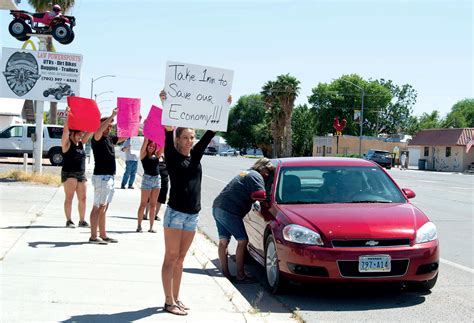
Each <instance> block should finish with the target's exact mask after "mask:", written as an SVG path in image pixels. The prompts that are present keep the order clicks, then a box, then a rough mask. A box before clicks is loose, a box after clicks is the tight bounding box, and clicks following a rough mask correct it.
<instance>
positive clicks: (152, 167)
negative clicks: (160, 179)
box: [142, 155, 160, 176]
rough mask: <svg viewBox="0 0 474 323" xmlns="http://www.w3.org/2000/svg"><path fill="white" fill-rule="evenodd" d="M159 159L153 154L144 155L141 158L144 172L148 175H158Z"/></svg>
mask: <svg viewBox="0 0 474 323" xmlns="http://www.w3.org/2000/svg"><path fill="white" fill-rule="evenodd" d="M159 161H160V160H159V159H158V158H157V157H156V156H155V155H153V156H151V157H149V156H148V155H146V156H145V158H143V159H142V165H143V171H144V172H145V174H147V175H150V176H156V175H158V174H159V172H160V170H159V167H158V164H159Z"/></svg>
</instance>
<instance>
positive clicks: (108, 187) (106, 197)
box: [92, 175, 114, 206]
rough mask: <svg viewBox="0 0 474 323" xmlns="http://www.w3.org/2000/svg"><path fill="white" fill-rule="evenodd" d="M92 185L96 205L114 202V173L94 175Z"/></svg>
mask: <svg viewBox="0 0 474 323" xmlns="http://www.w3.org/2000/svg"><path fill="white" fill-rule="evenodd" d="M92 186H94V206H100V205H106V204H109V203H110V202H112V198H113V197H114V176H113V175H92Z"/></svg>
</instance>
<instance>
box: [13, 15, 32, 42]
mask: <svg viewBox="0 0 474 323" xmlns="http://www.w3.org/2000/svg"><path fill="white" fill-rule="evenodd" d="M8 31H9V32H10V35H12V36H13V37H15V38H16V39H18V40H27V39H28V38H30V37H29V36H26V34H29V33H31V28H30V26H28V24H27V23H26V22H25V21H24V20H23V19H13V21H12V22H10V25H8ZM25 37H28V38H27V39H25Z"/></svg>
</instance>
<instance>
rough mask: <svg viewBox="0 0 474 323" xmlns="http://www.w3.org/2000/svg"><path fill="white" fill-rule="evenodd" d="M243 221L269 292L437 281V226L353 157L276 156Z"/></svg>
mask: <svg viewBox="0 0 474 323" xmlns="http://www.w3.org/2000/svg"><path fill="white" fill-rule="evenodd" d="M272 163H273V164H274V165H275V167H276V170H275V174H274V175H273V176H272V177H271V178H270V179H269V180H268V181H267V185H266V190H267V197H268V198H267V199H265V194H263V192H262V194H261V195H260V196H258V197H256V198H257V199H258V200H260V201H261V202H255V203H254V204H253V206H252V209H251V210H250V212H249V213H248V214H247V215H246V217H245V218H244V224H245V228H246V230H247V233H248V236H249V244H248V250H249V253H250V254H251V256H252V257H253V258H255V260H256V261H258V262H259V263H260V264H261V265H262V266H264V267H265V273H266V280H267V284H268V286H269V289H270V290H271V291H272V292H274V293H277V292H279V291H280V290H281V289H282V288H284V286H285V283H286V282H287V281H288V280H294V281H300V282H362V283H363V282H400V283H401V282H403V283H412V284H417V285H418V286H419V287H421V288H423V289H426V290H429V289H431V288H433V287H434V286H435V284H436V280H437V277H438V265H439V242H438V238H437V231H436V226H435V225H434V224H433V223H432V222H430V220H429V218H428V217H427V216H426V215H425V214H424V213H423V212H422V211H421V210H420V209H418V208H417V207H416V206H414V205H413V204H411V203H410V201H409V199H411V198H413V197H415V193H414V192H413V191H412V190H411V189H408V188H403V189H400V188H399V187H398V185H397V184H396V183H395V181H394V180H393V179H392V178H391V177H390V176H389V175H388V173H387V172H386V171H385V170H383V168H381V167H380V166H378V165H374V164H373V163H371V162H369V161H367V160H363V159H355V158H315V157H310V158H304V157H301V158H287V159H274V160H272Z"/></svg>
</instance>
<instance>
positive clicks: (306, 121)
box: [291, 104, 313, 156]
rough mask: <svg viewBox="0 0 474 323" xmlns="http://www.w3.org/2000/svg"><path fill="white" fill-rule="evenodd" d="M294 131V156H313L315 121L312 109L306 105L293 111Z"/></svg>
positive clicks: (292, 124) (292, 122) (292, 123)
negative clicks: (312, 116)
mask: <svg viewBox="0 0 474 323" xmlns="http://www.w3.org/2000/svg"><path fill="white" fill-rule="evenodd" d="M291 127H292V129H293V156H312V154H313V120H312V118H311V110H310V108H309V107H308V106H307V105H306V104H304V105H299V106H297V107H296V108H295V109H294V110H293V116H292V119H291Z"/></svg>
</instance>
